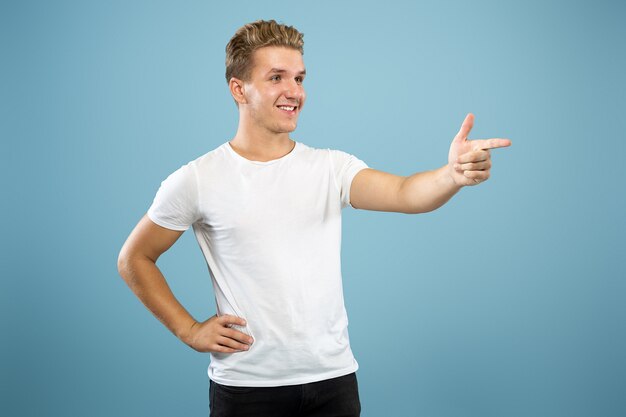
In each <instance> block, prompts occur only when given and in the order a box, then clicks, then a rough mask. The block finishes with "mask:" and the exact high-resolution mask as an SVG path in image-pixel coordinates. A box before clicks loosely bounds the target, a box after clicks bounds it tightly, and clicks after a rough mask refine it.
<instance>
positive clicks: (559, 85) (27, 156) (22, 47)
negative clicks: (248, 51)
mask: <svg viewBox="0 0 626 417" xmlns="http://www.w3.org/2000/svg"><path fill="white" fill-rule="evenodd" d="M0 7H1V8H0V35H1V36H0V45H1V47H2V57H1V59H2V65H1V68H0V71H2V74H1V84H0V88H1V89H0V97H2V98H1V107H0V115H1V118H2V121H1V123H0V135H1V136H2V152H1V153H0V154H1V157H2V163H1V167H2V168H1V169H2V178H1V179H0V181H2V182H1V187H2V194H3V198H2V261H1V271H0V272H1V276H2V279H1V291H0V313H1V317H2V321H1V326H2V327H1V329H0V331H1V338H2V343H1V349H2V350H1V352H0V354H1V361H2V362H1V366H2V367H1V369H0V378H1V384H2V385H1V390H0V394H1V395H2V398H1V401H0V414H2V415H3V416H18V415H19V416H182V415H188V416H192V415H206V414H207V413H208V378H207V376H206V367H207V365H208V363H209V357H208V354H201V353H197V352H195V351H193V350H192V349H190V348H188V347H187V346H186V345H184V344H183V343H182V342H180V341H179V340H177V339H176V338H175V337H174V336H173V335H172V334H171V333H169V332H168V330H167V329H166V328H165V327H164V326H163V325H161V324H160V322H159V321H158V320H157V319H155V318H154V317H153V316H152V315H151V314H150V312H149V311H148V310H147V309H146V308H145V307H144V306H143V305H142V304H141V302H140V301H139V300H138V299H137V298H136V297H135V296H134V295H133V294H132V292H131V291H130V290H129V288H128V287H127V286H126V284H125V283H124V281H123V280H122V279H121V278H120V277H119V275H118V272H117V267H116V261H117V256H118V253H119V250H120V248H121V246H122V244H123V242H124V241H125V239H126V237H127V236H128V234H129V233H130V231H131V230H132V228H133V227H134V225H135V224H136V223H137V221H138V220H139V219H140V218H141V216H142V215H143V214H144V213H145V211H146V210H147V208H148V207H149V205H150V203H151V202H152V199H153V197H154V194H155V192H156V190H157V189H158V186H159V184H160V182H161V181H162V180H163V179H164V178H165V177H166V176H167V175H169V173H171V172H172V171H174V170H175V169H177V168H178V167H180V166H181V165H183V164H184V163H186V162H188V161H190V160H192V159H195V158H196V157H198V156H200V155H202V154H204V153H205V152H208V151H209V150H212V149H214V148H215V147H217V146H218V145H220V144H222V143H224V142H225V141H227V140H229V139H231V138H232V136H233V135H234V133H235V130H236V127H237V111H236V107H235V105H234V103H233V102H232V99H231V97H230V96H229V93H228V90H227V88H226V82H225V79H224V75H223V74H224V47H225V45H226V43H227V42H228V40H229V39H230V37H231V36H232V35H233V33H234V32H235V30H236V29H237V28H239V27H240V26H241V25H243V24H244V23H247V22H249V21H253V20H256V19H259V18H264V19H270V18H274V19H277V20H279V21H281V22H284V23H287V24H290V25H295V26H296V27H297V28H298V29H300V30H301V31H302V32H304V34H305V55H304V59H305V64H306V66H307V71H308V76H307V80H306V83H305V85H306V87H307V92H308V102H307V106H306V109H305V111H304V113H303V115H302V117H301V120H300V124H299V128H298V130H296V131H295V132H294V134H293V138H295V139H296V140H298V141H301V142H304V143H306V144H308V145H310V146H315V147H331V148H335V149H341V150H344V151H346V152H350V153H353V154H355V155H357V156H358V157H359V158H361V159H362V160H364V161H365V162H367V163H368V164H369V165H370V166H371V167H373V168H377V169H380V170H384V171H389V172H393V173H395V174H399V175H409V174H411V173H414V172H417V171H422V170H427V169H433V168H437V167H439V166H441V165H443V164H444V163H445V162H446V157H447V152H448V147H449V144H450V141H451V140H452V138H453V136H454V135H455V133H456V132H457V131H458V129H459V126H460V124H461V122H462V121H463V118H464V117H465V115H466V114H467V113H468V112H472V113H474V114H475V116H476V120H475V125H474V129H473V131H472V133H471V135H470V137H471V138H489V137H508V138H510V139H512V141H513V146H512V147H511V148H508V149H499V150H494V151H493V152H492V155H493V160H494V168H493V170H492V178H491V179H490V180H489V181H488V182H487V183H485V184H482V185H480V186H479V187H473V188H471V189H464V190H462V191H461V192H460V193H459V194H458V195H457V196H456V197H455V198H454V199H453V200H452V201H451V202H450V203H449V204H447V205H446V206H444V207H443V208H441V209H439V210H437V211H436V212H433V213H429V214H424V215H404V214H395V213H378V212H366V211H357V210H353V209H346V210H344V241H343V252H342V255H343V273H344V289H345V298H346V307H347V310H348V314H349V317H350V328H349V329H350V338H351V343H352V347H353V351H354V353H355V356H356V358H357V360H358V362H359V364H360V369H359V371H358V373H357V375H358V378H359V384H360V392H361V402H362V405H363V414H362V415H363V416H365V417H370V416H384V415H385V416H387V415H388V416H441V417H447V416H450V417H458V416H481V417H486V416H509V417H514V416H568V417H575V416H606V417H608V416H624V415H626V395H624V393H625V392H626V355H625V352H626V335H625V329H626V303H625V302H624V299H625V295H626V284H625V277H626V268H625V267H624V261H623V255H624V252H625V251H624V249H625V246H626V245H625V244H624V232H625V231H626V230H625V229H626V225H625V220H624V214H625V213H626V193H625V188H626V187H625V186H624V175H623V174H624V172H623V168H622V167H623V160H624V156H625V152H624V151H625V146H624V142H625V140H626V137H625V135H624V129H625V126H624V125H625V124H624V119H625V118H624V114H625V113H626V82H625V81H626V80H625V78H626V77H625V75H624V74H626V50H625V49H626V48H625V47H624V40H625V39H626V29H625V26H624V24H623V22H624V20H625V18H626V6H625V3H624V2H617V1H596V2H591V1H588V2H584V1H583V2H566V1H552V2H542V1H534V0H533V1H525V2H521V1H516V2H502V1H483V0H481V1H478V0H477V1H472V2H466V1H429V2H408V1H385V2H380V1H377V2H354V1H351V2H348V1H346V2H330V1H317V2H306V3H301V2H279V1H272V2H252V1H237V2H232V3H231V2H209V1H202V2H200V1H196V2H174V1H171V2H165V1H101V2H95V1H91V2H87V1H75V2H70V1H56V2H43V1H42V2H32V1H20V2H3V3H2V6H0ZM159 266H160V268H161V270H162V271H163V273H164V275H165V276H166V277H167V278H168V281H169V283H170V285H171V287H172V289H173V291H174V293H175V294H176V296H177V297H178V298H179V300H180V301H181V302H182V303H183V305H185V306H186V307H187V308H188V310H189V311H190V312H191V313H192V314H193V315H194V316H195V317H196V318H197V319H199V320H200V319H201V320H204V319H206V318H208V317H209V316H211V315H212V314H214V312H215V303H214V297H213V293H212V288H211V284H210V279H209V277H208V272H207V268H206V264H205V261H204V259H203V258H202V256H201V253H200V250H199V248H198V246H197V243H196V242H195V238H194V236H193V234H192V233H189V232H188V233H185V234H184V235H183V236H182V237H181V239H180V240H179V241H178V242H177V243H176V245H174V247H173V248H172V249H171V250H170V251H168V252H167V253H166V254H164V255H163V256H162V258H161V259H160V260H159Z"/></svg>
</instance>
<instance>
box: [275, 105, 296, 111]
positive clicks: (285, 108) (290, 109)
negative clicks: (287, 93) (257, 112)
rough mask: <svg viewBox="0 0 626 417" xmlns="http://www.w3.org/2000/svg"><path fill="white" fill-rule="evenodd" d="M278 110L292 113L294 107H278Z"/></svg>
mask: <svg viewBox="0 0 626 417" xmlns="http://www.w3.org/2000/svg"><path fill="white" fill-rule="evenodd" d="M278 108H279V109H283V110H287V111H293V110H294V109H295V107H288V106H278Z"/></svg>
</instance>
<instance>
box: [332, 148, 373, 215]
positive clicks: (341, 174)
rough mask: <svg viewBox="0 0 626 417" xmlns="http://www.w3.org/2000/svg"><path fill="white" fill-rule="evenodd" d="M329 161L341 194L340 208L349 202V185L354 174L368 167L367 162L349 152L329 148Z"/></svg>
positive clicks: (348, 204) (346, 205)
mask: <svg viewBox="0 0 626 417" xmlns="http://www.w3.org/2000/svg"><path fill="white" fill-rule="evenodd" d="M329 151H330V161H331V164H332V166H333V174H334V177H335V184H336V185H337V189H338V190H339V194H340V196H341V208H344V207H348V206H351V207H352V205H351V204H350V187H351V186H352V180H353V179H354V176H355V175H356V174H357V173H358V172H359V171H360V170H362V169H364V168H368V166H367V164H366V163H365V162H363V161H361V160H360V159H359V158H357V157H356V156H354V155H350V154H349V153H346V152H343V151H338V150H334V149H329Z"/></svg>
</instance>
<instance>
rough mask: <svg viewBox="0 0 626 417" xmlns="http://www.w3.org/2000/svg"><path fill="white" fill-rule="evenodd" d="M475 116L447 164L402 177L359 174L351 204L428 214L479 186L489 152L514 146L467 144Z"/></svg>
mask: <svg viewBox="0 0 626 417" xmlns="http://www.w3.org/2000/svg"><path fill="white" fill-rule="evenodd" d="M473 124H474V116H473V115H472V114H468V115H467V117H466V118H465V120H464V122H463V124H462V125H461V129H460V130H459V132H458V133H457V135H456V136H455V137H454V139H453V141H452V144H451V145H450V151H449V153H448V164H447V165H444V166H442V167H441V168H439V169H436V170H433V171H426V172H418V173H416V174H413V175H411V176H409V177H401V176H398V175H393V174H389V173H386V172H382V171H377V170H375V169H370V168H368V169H364V170H362V171H360V172H359V173H358V174H357V175H356V176H355V177H354V180H353V181H352V186H351V188H350V203H351V204H352V206H353V207H355V208H358V209H365V210H377V211H394V212H400V213H425V212H428V211H432V210H435V209H437V208H439V207H441V206H442V205H444V204H445V203H446V202H447V201H448V200H450V198H452V196H453V195H454V194H456V193H457V192H458V191H459V190H460V189H461V188H462V187H464V186H468V185H477V184H480V183H481V182H483V181H486V180H487V179H488V178H489V175H490V172H489V171H490V169H491V155H490V153H489V149H494V148H501V147H506V146H510V145H511V141H510V140H509V139H499V138H496V139H479V140H468V138H467V136H468V135H469V132H470V130H471V129H472V126H473Z"/></svg>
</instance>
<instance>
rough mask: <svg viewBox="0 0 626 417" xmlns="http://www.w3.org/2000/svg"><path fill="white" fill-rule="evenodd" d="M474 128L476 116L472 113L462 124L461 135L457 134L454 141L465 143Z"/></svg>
mask: <svg viewBox="0 0 626 417" xmlns="http://www.w3.org/2000/svg"><path fill="white" fill-rule="evenodd" d="M472 127H474V115H473V114H472V113H468V114H467V116H465V120H463V123H462V124H461V128H460V129H459V133H457V134H456V136H455V137H454V140H455V141H456V142H463V141H465V140H467V137H468V136H469V133H470V131H471V130H472Z"/></svg>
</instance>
